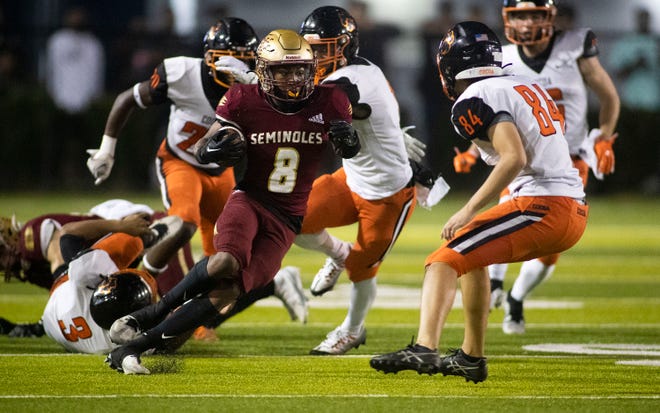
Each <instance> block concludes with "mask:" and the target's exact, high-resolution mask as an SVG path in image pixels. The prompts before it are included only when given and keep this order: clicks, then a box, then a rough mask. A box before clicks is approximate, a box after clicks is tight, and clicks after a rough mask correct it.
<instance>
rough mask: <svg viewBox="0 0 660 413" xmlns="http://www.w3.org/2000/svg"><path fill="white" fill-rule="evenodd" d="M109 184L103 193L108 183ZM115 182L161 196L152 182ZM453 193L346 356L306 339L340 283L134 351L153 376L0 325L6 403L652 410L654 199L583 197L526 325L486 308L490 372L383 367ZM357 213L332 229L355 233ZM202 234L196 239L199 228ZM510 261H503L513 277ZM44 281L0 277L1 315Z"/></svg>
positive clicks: (23, 198)
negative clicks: (579, 220)
mask: <svg viewBox="0 0 660 413" xmlns="http://www.w3.org/2000/svg"><path fill="white" fill-rule="evenodd" d="M114 196H117V194H112V195H106V197H105V198H109V197H114ZM121 196H122V197H125V198H127V199H130V200H132V201H134V202H144V203H147V204H149V205H151V206H152V207H154V208H156V209H159V206H160V201H159V199H158V197H157V196H156V195H150V194H140V195H127V194H122V195H121ZM105 198H100V197H99V195H98V194H97V195H78V194H75V195H74V196H72V195H59V196H53V195H51V196H46V195H10V196H9V195H2V196H1V197H0V214H1V215H8V214H11V213H12V212H15V213H16V214H17V216H18V218H19V219H21V220H26V219H28V218H31V217H33V216H36V215H39V214H42V213H46V212H64V211H86V210H88V209H89V208H90V207H91V206H92V205H94V204H95V203H97V202H100V201H102V200H103V199H105ZM465 199H466V198H465V196H462V195H460V194H458V195H452V196H451V197H450V198H449V199H448V200H445V201H443V202H442V203H441V204H440V205H438V206H436V207H435V208H434V210H433V211H426V210H423V209H418V210H417V211H415V214H414V216H413V218H412V220H411V222H410V223H409V224H408V225H407V227H406V228H405V229H404V232H403V234H402V235H401V237H400V239H399V241H398V243H397V245H396V246H395V248H394V249H393V251H392V253H391V254H390V256H389V257H388V258H387V260H386V261H385V263H384V264H383V266H382V267H381V270H380V274H379V285H380V287H381V288H380V290H379V291H380V292H381V293H382V294H380V295H379V298H377V300H376V303H375V306H374V308H373V309H372V311H371V312H370V314H369V316H368V319H367V330H368V336H367V343H366V345H364V346H361V347H360V348H359V349H356V350H354V351H352V352H350V353H349V354H350V355H347V356H342V357H315V356H309V355H307V354H308V352H309V350H310V349H311V348H312V347H314V346H316V345H317V344H318V343H319V342H320V341H321V340H322V339H323V338H324V337H325V334H326V333H327V332H328V331H330V330H331V329H332V328H334V327H335V326H336V325H338V324H339V323H340V322H341V321H342V320H343V318H344V316H345V314H346V309H345V307H346V303H347V302H348V298H347V295H346V291H347V289H348V288H347V287H348V283H347V279H346V277H345V276H343V277H342V278H341V279H340V283H341V284H340V285H338V287H337V289H336V291H332V292H330V293H328V294H326V295H325V296H323V297H320V298H313V299H312V300H311V301H310V317H309V322H308V324H307V325H304V326H303V325H300V324H297V323H294V322H291V321H289V318H288V314H287V313H286V311H285V310H284V309H283V308H282V307H281V305H280V304H279V302H278V301H277V300H273V299H266V300H263V301H262V302H260V303H258V304H257V305H255V306H253V307H252V308H250V309H248V310H246V311H245V312H243V313H241V314H240V315H238V316H236V317H235V318H233V319H231V320H230V321H228V322H227V323H225V324H224V325H222V326H221V327H220V328H218V330H217V333H218V336H219V337H220V340H219V341H218V342H216V343H200V342H192V341H191V342H188V343H187V344H186V345H184V347H182V348H181V349H180V350H179V352H178V353H177V355H175V356H171V357H165V356H151V357H144V358H143V362H144V364H145V365H146V366H147V367H148V368H150V369H151V370H152V373H153V374H152V375H150V376H125V375H121V374H117V373H116V372H114V371H112V370H110V369H109V368H108V367H107V366H106V365H105V364H104V363H103V360H104V356H102V355H73V354H66V353H64V352H63V350H61V349H60V348H59V347H58V346H57V345H56V344H55V343H54V342H52V341H51V340H50V339H48V338H47V337H42V338H39V339H10V338H8V337H6V336H0V412H31V411H34V412H43V411H49V412H50V411H58V412H59V411H95V412H104V411H113V412H114V411H125V412H129V411H139V412H151V411H158V412H166V411H167V412H169V411H180V412H183V411H222V412H233V411H240V412H246V411H269V412H271V411H310V412H326V411H327V412H337V411H358V410H359V411H363V412H378V411H383V412H385V411H387V412H427V411H428V412H431V411H433V412H439V411H443V412H444V411H451V412H482V411H516V412H517V411H530V412H537V411H557V412H564V411H572V412H599V413H601V412H603V413H605V412H652V411H660V293H659V291H660V200H658V199H657V198H640V197H635V196H619V197H606V198H605V197H603V198H596V197H593V198H592V199H590V204H591V213H590V221H589V225H588V227H587V232H586V233H585V235H584V237H583V238H582V240H581V241H580V242H579V243H578V245H576V246H575V247H574V248H573V249H572V250H570V251H568V252H567V253H565V254H564V255H563V256H562V258H561V259H560V261H559V264H558V266H557V269H556V271H555V274H554V275H553V276H552V278H551V279H550V280H549V281H547V282H546V283H545V284H543V285H541V286H540V287H539V288H538V289H537V290H536V291H535V293H534V295H533V296H532V297H530V298H529V299H528V301H527V305H528V306H527V308H526V313H525V315H526V319H527V326H528V328H527V333H526V334H525V335H523V336H507V335H504V334H503V333H502V332H501V328H500V325H501V321H502V318H503V311H502V310H501V309H500V310H495V311H494V312H493V313H492V314H491V316H490V328H489V331H488V339H487V353H488V357H489V371H490V376H489V377H488V380H486V381H485V382H483V383H480V384H477V385H475V384H473V383H466V382H465V381H464V380H463V379H461V378H458V377H442V376H441V375H440V376H427V375H424V376H421V375H417V374H416V373H414V372H401V373H399V374H397V375H391V374H390V375H385V374H382V373H379V372H376V371H375V370H372V369H371V368H370V367H369V358H370V357H371V356H372V355H374V354H380V353H383V352H388V351H392V350H395V349H398V348H400V347H403V346H405V345H406V344H408V343H409V342H410V340H411V337H412V336H413V335H414V334H416V332H417V321H418V309H417V302H418V297H419V296H418V294H419V287H420V285H421V281H422V270H423V261H424V258H425V257H426V255H427V254H428V253H429V252H431V251H432V250H433V249H435V248H436V247H437V245H438V244H439V242H440V239H439V238H440V235H439V234H440V230H441V228H442V224H443V223H444V221H445V220H446V219H447V218H448V217H449V216H450V215H451V214H452V213H453V212H454V211H456V209H457V208H458V207H459V206H460V203H461V202H463V201H464V200H465ZM354 230H355V228H353V227H351V228H343V229H341V230H336V231H333V233H335V234H337V235H340V236H342V237H345V238H347V239H351V238H352V237H353V234H354ZM195 245H196V248H198V241H197V239H196V240H195ZM323 260H324V257H322V256H321V255H320V254H318V253H314V252H309V251H304V250H301V249H299V248H297V247H294V248H293V249H292V250H291V252H290V253H289V255H288V256H287V257H286V259H285V264H287V265H296V266H299V267H301V269H302V273H303V282H304V284H305V286H306V287H308V286H309V284H310V283H311V280H312V277H313V275H314V274H315V272H316V270H317V269H318V267H319V266H320V265H321V264H322V263H323ZM518 268H519V264H513V265H511V266H510V269H509V275H508V276H507V280H506V282H505V286H506V287H507V288H508V287H510V285H511V283H512V282H513V280H514V279H515V275H516V274H517V270H518ZM47 298H48V297H47V292H46V291H45V290H40V289H38V288H36V287H32V286H30V285H25V284H21V283H19V282H16V281H13V282H11V283H0V316H3V317H5V318H8V319H10V320H12V321H18V322H26V321H36V320H37V319H38V318H39V317H40V315H41V311H42V309H43V307H44V304H45V303H46V301H47ZM461 340H462V312H461V310H460V308H456V309H455V310H454V311H452V313H451V314H450V318H449V320H448V325H447V328H446V329H445V331H444V333H443V337H442V342H441V343H440V348H441V350H445V349H447V348H449V347H456V346H459V345H460V343H461Z"/></svg>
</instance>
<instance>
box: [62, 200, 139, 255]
mask: <svg viewBox="0 0 660 413" xmlns="http://www.w3.org/2000/svg"><path fill="white" fill-rule="evenodd" d="M149 224H150V216H149V214H147V213H145V212H138V213H135V214H131V215H128V216H126V217H124V218H122V219H90V220H84V221H77V222H69V223H66V224H64V225H63V226H62V229H61V237H60V249H61V250H62V257H63V258H64V260H65V262H69V261H71V260H72V259H73V257H75V255H76V254H77V253H78V252H80V251H82V250H83V249H84V248H85V246H88V245H89V244H90V242H92V241H96V240H98V239H100V238H101V237H103V236H105V235H107V234H109V233H112V232H123V233H125V234H129V235H133V236H136V237H137V236H142V235H145V234H148V233H149V231H150V230H149Z"/></svg>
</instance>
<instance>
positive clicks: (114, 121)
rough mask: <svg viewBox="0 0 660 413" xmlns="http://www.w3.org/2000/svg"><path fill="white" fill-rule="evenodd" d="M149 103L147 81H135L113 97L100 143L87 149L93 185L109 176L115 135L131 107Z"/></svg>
mask: <svg viewBox="0 0 660 413" xmlns="http://www.w3.org/2000/svg"><path fill="white" fill-rule="evenodd" d="M151 105H153V100H152V98H151V95H150V93H149V81H144V82H140V83H136V84H135V86H133V87H132V88H130V89H127V90H125V91H123V92H122V93H120V94H119V95H118V96H117V98H115V102H114V103H113V105H112V109H110V113H109V114H108V119H107V120H106V123H105V130H104V131H103V138H102V139H101V145H100V146H99V148H98V149H88V150H87V153H88V154H89V159H87V168H88V169H89V172H90V173H91V174H92V176H93V177H94V179H95V180H94V185H99V184H100V183H101V182H103V181H105V180H106V179H107V178H108V177H109V176H110V172H111V171H112V166H113V165H114V162H115V147H116V146H117V137H118V136H119V134H120V133H121V131H122V129H123V128H124V125H126V122H127V121H128V118H129V117H130V116H131V113H132V112H133V109H134V108H136V107H139V108H142V109H146V108H147V107H148V106H151Z"/></svg>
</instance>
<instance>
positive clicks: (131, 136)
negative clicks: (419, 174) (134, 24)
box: [0, 86, 660, 193]
mask: <svg viewBox="0 0 660 413" xmlns="http://www.w3.org/2000/svg"><path fill="white" fill-rule="evenodd" d="M3 95H4V96H3V97H2V99H1V100H0V113H2V117H1V119H2V120H1V121H0V136H1V137H2V149H3V150H2V151H1V152H0V172H1V173H2V176H3V177H5V179H2V180H1V181H0V190H45V189H48V190H80V189H81V188H88V189H89V190H90V191H106V190H147V189H148V190H154V189H155V188H156V180H155V173H154V171H155V170H154V168H155V167H154V158H155V153H156V149H157V147H158V145H159V144H160V141H161V140H162V137H163V136H164V134H165V127H166V125H167V116H168V111H169V107H168V105H161V106H159V107H154V108H150V109H148V110H145V111H142V110H138V109H136V111H135V112H134V113H133V116H132V117H131V119H130V120H129V122H128V124H127V125H126V127H125V129H124V131H123V133H122V135H121V137H120V141H119V144H118V146H117V153H116V161H115V166H114V169H113V172H112V174H111V176H110V178H108V180H107V181H106V182H104V183H103V184H102V185H101V186H100V187H95V186H94V184H93V179H92V177H91V175H90V174H89V172H88V171H87V168H86V166H85V162H86V159H87V154H86V153H85V150H86V149H87V148H96V147H97V146H98V145H99V143H100V140H101V136H102V134H103V128H104V126H105V120H106V118H107V115H108V113H109V111H110V108H111V106H112V103H113V101H114V96H106V97H104V98H103V99H101V100H100V101H98V102H96V103H95V104H94V105H92V107H91V108H90V109H89V110H88V111H87V112H86V113H84V114H82V115H79V116H70V115H67V114H65V113H63V112H62V111H60V110H58V109H57V108H56V107H55V106H54V104H53V102H52V101H51V100H50V98H49V97H48V95H47V94H46V92H45V91H44V90H43V89H41V88H39V87H36V86H29V87H23V86H16V87H14V88H12V89H10V90H8V91H6V93H3ZM659 119H660V113H652V112H640V111H636V112H632V111H629V110H626V109H623V110H622V113H621V118H620V121H619V126H618V129H617V130H618V132H619V136H620V137H619V139H618V140H617V142H616V144H615V146H614V149H615V153H616V173H615V174H614V175H612V176H609V177H607V178H606V179H605V181H603V182H599V181H596V180H595V179H593V178H591V179H590V183H589V187H588V192H590V193H614V192H631V191H633V192H634V191H639V190H641V186H642V182H643V181H645V180H647V179H648V178H649V177H650V176H653V175H655V176H656V177H657V175H658V172H659V171H660V166H659V162H660V136H659V135H658V132H657V121H658V120H659ZM596 120H597V115H596V114H592V115H591V116H590V124H591V125H593V124H596ZM457 143H460V141H459V139H458V138H457V139H456V140H447V142H445V144H446V146H447V147H446V148H445V147H442V148H438V149H437V150H438V151H440V152H442V153H443V154H444V155H446V156H444V155H443V156H442V157H436V159H437V160H438V161H439V160H440V159H442V163H444V164H445V165H442V166H441V167H439V168H437V170H439V171H442V172H443V175H444V176H445V179H447V181H448V182H449V183H450V185H452V187H453V188H455V189H459V190H474V189H475V188H476V187H477V186H478V185H479V184H480V183H481V182H482V180H483V177H484V176H485V175H486V174H487V173H488V171H487V169H486V167H484V166H483V165H478V166H477V167H476V168H475V172H474V173H473V174H470V175H464V176H457V175H456V174H455V173H454V172H453V168H452V166H451V157H452V156H453V150H452V148H453V146H456V144H457Z"/></svg>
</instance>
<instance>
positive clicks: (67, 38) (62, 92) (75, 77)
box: [45, 7, 105, 114]
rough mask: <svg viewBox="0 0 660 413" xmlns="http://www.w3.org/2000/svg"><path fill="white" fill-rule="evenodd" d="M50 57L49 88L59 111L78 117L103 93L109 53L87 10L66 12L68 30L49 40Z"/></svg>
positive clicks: (47, 81)
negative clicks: (93, 28)
mask: <svg viewBox="0 0 660 413" xmlns="http://www.w3.org/2000/svg"><path fill="white" fill-rule="evenodd" d="M46 55H47V57H46V68H45V69H46V79H45V81H46V86H47V87H48V91H49V93H50V95H51V97H52V98H53V101H54V102H55V104H56V105H57V107H58V108H60V109H62V110H63V111H65V112H66V113H68V114H78V113H81V112H83V111H85V110H86V109H87V108H88V107H89V105H90V104H91V103H92V101H93V100H94V99H97V98H98V97H99V96H100V95H101V94H102V93H103V91H104V90H103V87H104V80H103V79H104V75H105V52H104V50H103V46H102V45H101V42H100V41H99V39H98V38H97V37H96V36H95V35H94V34H93V33H92V32H91V31H90V29H89V21H88V16H87V11H86V10H85V9H84V8H82V7H76V8H72V9H69V10H67V11H66V13H65V15H64V27H62V28H61V29H59V30H57V31H56V32H55V33H53V35H52V36H51V37H50V38H49V39H48V44H47V46H46Z"/></svg>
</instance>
